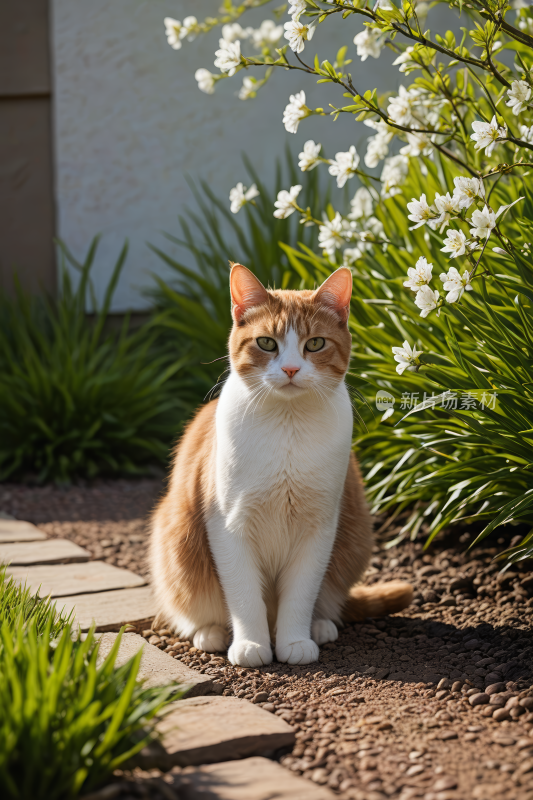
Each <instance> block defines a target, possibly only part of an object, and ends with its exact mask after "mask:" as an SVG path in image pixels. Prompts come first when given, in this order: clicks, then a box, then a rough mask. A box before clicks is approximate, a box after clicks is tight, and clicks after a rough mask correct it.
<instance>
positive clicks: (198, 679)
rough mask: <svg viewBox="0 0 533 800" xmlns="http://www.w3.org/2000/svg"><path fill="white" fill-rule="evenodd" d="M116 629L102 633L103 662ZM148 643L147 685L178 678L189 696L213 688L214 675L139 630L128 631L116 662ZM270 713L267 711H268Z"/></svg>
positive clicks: (141, 670)
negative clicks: (187, 662) (175, 655)
mask: <svg viewBox="0 0 533 800" xmlns="http://www.w3.org/2000/svg"><path fill="white" fill-rule="evenodd" d="M116 638H117V634H116V633H104V634H102V636H101V637H100V650H99V659H98V661H99V663H101V662H102V661H103V659H104V658H105V657H106V656H107V654H108V653H109V651H110V650H111V648H112V647H113V644H114V643H115V640H116ZM143 646H144V652H143V656H142V659H141V665H140V668H139V678H143V679H144V680H145V682H146V684H145V685H146V686H166V685H167V684H169V683H171V682H172V681H177V682H178V683H181V684H183V685H184V687H188V688H187V689H186V692H185V694H186V696H187V697H194V696H197V695H203V694H205V693H206V692H209V691H211V690H212V689H213V679H212V678H211V677H210V676H209V675H202V674H200V673H199V672H196V671H195V670H193V669H189V668H188V667H186V666H185V665H184V664H181V663H180V662H179V661H178V660H177V659H175V658H172V656H169V655H168V654H167V653H163V652H162V651H161V650H158V649H157V647H154V646H153V645H152V644H148V643H147V642H146V641H145V640H144V639H143V638H142V636H139V635H138V634H136V633H125V634H124V635H123V636H122V642H121V645H120V649H119V652H118V656H117V660H116V662H115V663H116V665H117V666H121V665H122V664H125V663H126V661H129V659H130V658H133V656H134V655H135V654H136V653H137V652H138V651H139V649H140V648H141V647H143ZM265 713H267V712H265Z"/></svg>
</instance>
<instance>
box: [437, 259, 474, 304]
mask: <svg viewBox="0 0 533 800" xmlns="http://www.w3.org/2000/svg"><path fill="white" fill-rule="evenodd" d="M440 279H441V281H442V283H443V289H444V291H445V292H448V294H447V295H446V302H448V303H456V302H457V301H458V300H460V299H461V297H462V296H463V294H464V291H465V289H466V290H467V291H468V292H471V291H472V284H471V283H470V278H469V274H468V270H467V269H465V271H464V272H463V277H462V278H461V275H460V273H459V271H458V270H457V269H456V268H455V267H450V269H449V270H448V274H446V273H445V272H441V274H440Z"/></svg>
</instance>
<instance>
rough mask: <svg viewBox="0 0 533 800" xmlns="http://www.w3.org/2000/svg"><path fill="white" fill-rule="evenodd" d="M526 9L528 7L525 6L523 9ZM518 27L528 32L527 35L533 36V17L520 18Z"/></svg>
mask: <svg viewBox="0 0 533 800" xmlns="http://www.w3.org/2000/svg"><path fill="white" fill-rule="evenodd" d="M513 5H514V4H513ZM526 7H527V6H525V5H524V6H522V8H526ZM518 27H519V28H520V30H521V31H526V32H527V33H529V34H532V35H533V19H532V18H531V17H519V19H518Z"/></svg>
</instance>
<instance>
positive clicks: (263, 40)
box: [250, 19, 283, 50]
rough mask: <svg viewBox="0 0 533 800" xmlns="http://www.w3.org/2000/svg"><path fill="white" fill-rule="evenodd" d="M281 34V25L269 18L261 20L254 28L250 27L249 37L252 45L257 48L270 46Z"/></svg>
mask: <svg viewBox="0 0 533 800" xmlns="http://www.w3.org/2000/svg"><path fill="white" fill-rule="evenodd" d="M282 36H283V26H282V25H276V23H275V22H274V20H271V19H265V20H263V22H262V23H261V25H260V26H259V28H257V29H256V30H254V29H253V28H250V38H251V39H252V41H253V43H254V47H256V48H257V49H258V50H261V48H263V47H272V45H274V44H276V43H277V42H279V40H280V39H281V37H282Z"/></svg>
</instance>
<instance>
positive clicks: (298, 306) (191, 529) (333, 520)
mask: <svg viewBox="0 0 533 800" xmlns="http://www.w3.org/2000/svg"><path fill="white" fill-rule="evenodd" d="M230 289H231V298H232V316H233V328H232V331H231V334H230V337H229V357H230V364H231V369H230V373H229V377H228V378H227V380H226V382H225V383H224V386H223V388H222V391H221V394H220V397H219V398H218V399H216V400H212V401H211V402H209V403H207V404H206V405H204V406H203V407H202V408H201V409H200V410H199V411H198V413H197V414H196V416H195V417H194V419H193V420H192V422H191V423H190V424H189V426H188V427H187V428H186V430H185V433H184V434H183V436H182V438H181V441H180V442H179V444H178V446H177V448H176V450H175V453H174V461H173V467H172V473H171V476H170V481H169V487H168V491H167V493H166V495H165V496H164V497H163V498H162V500H161V501H160V502H159V505H158V506H157V508H156V510H155V512H154V515H153V521H152V536H151V545H150V548H151V549H150V559H151V567H152V576H153V586H154V591H155V595H156V598H157V601H158V603H159V608H160V618H161V619H164V620H165V622H166V624H169V625H170V627H171V628H172V629H173V630H175V631H176V633H177V634H178V635H180V636H181V637H185V638H187V639H192V641H193V644H194V645H195V646H196V647H198V648H199V649H200V650H204V651H207V652H216V651H223V650H225V649H226V648H227V646H228V644H230V635H231V645H230V647H229V651H228V658H229V660H230V662H231V663H232V664H238V665H240V666H243V667H259V666H261V665H263V664H269V663H270V662H271V661H272V658H273V653H272V647H271V641H273V640H274V639H275V654H276V658H277V659H278V660H279V661H283V662H288V663H289V664H308V663H311V662H313V661H317V660H318V655H319V645H321V644H324V643H326V642H332V641H335V640H336V639H337V636H338V626H339V625H341V624H342V623H343V622H347V621H355V620H358V619H359V620H360V619H364V618H365V617H367V616H378V615H380V614H385V613H392V612H395V611H399V610H401V609H402V608H404V607H406V606H407V605H409V603H410V602H411V600H412V596H413V591H412V587H411V586H410V585H409V584H407V583H402V582H401V581H391V582H390V583H385V584H377V585H374V586H371V587H355V588H352V587H354V584H357V583H358V582H359V581H360V580H361V578H362V577H363V575H364V572H365V570H366V568H367V566H368V563H369V560H370V556H371V551H372V546H373V538H372V521H371V517H370V513H369V510H368V507H367V504H366V501H365V496H364V489H363V484H362V480H361V477H360V473H359V468H358V466H357V463H356V459H355V456H354V454H353V452H352V449H351V442H352V429H353V417H352V406H351V402H350V396H349V393H348V390H347V388H346V385H345V381H344V379H345V375H346V372H347V370H348V365H349V361H350V350H351V335H350V333H349V330H348V325H347V321H348V315H349V305H350V298H351V294H352V274H351V272H350V270H349V269H348V268H345V267H341V268H340V269H337V270H336V271H335V272H333V273H332V274H331V275H330V276H329V277H328V278H327V280H326V281H325V282H324V283H323V284H322V285H321V286H320V287H319V288H318V289H317V290H315V291H311V290H305V291H289V290H285V291H282V290H267V289H265V288H264V286H263V285H262V284H261V282H260V281H259V280H258V279H257V278H256V277H255V276H254V275H253V274H252V273H251V272H250V271H249V270H248V269H247V268H246V267H244V266H243V265H242V264H233V265H232V268H231V273H230Z"/></svg>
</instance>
